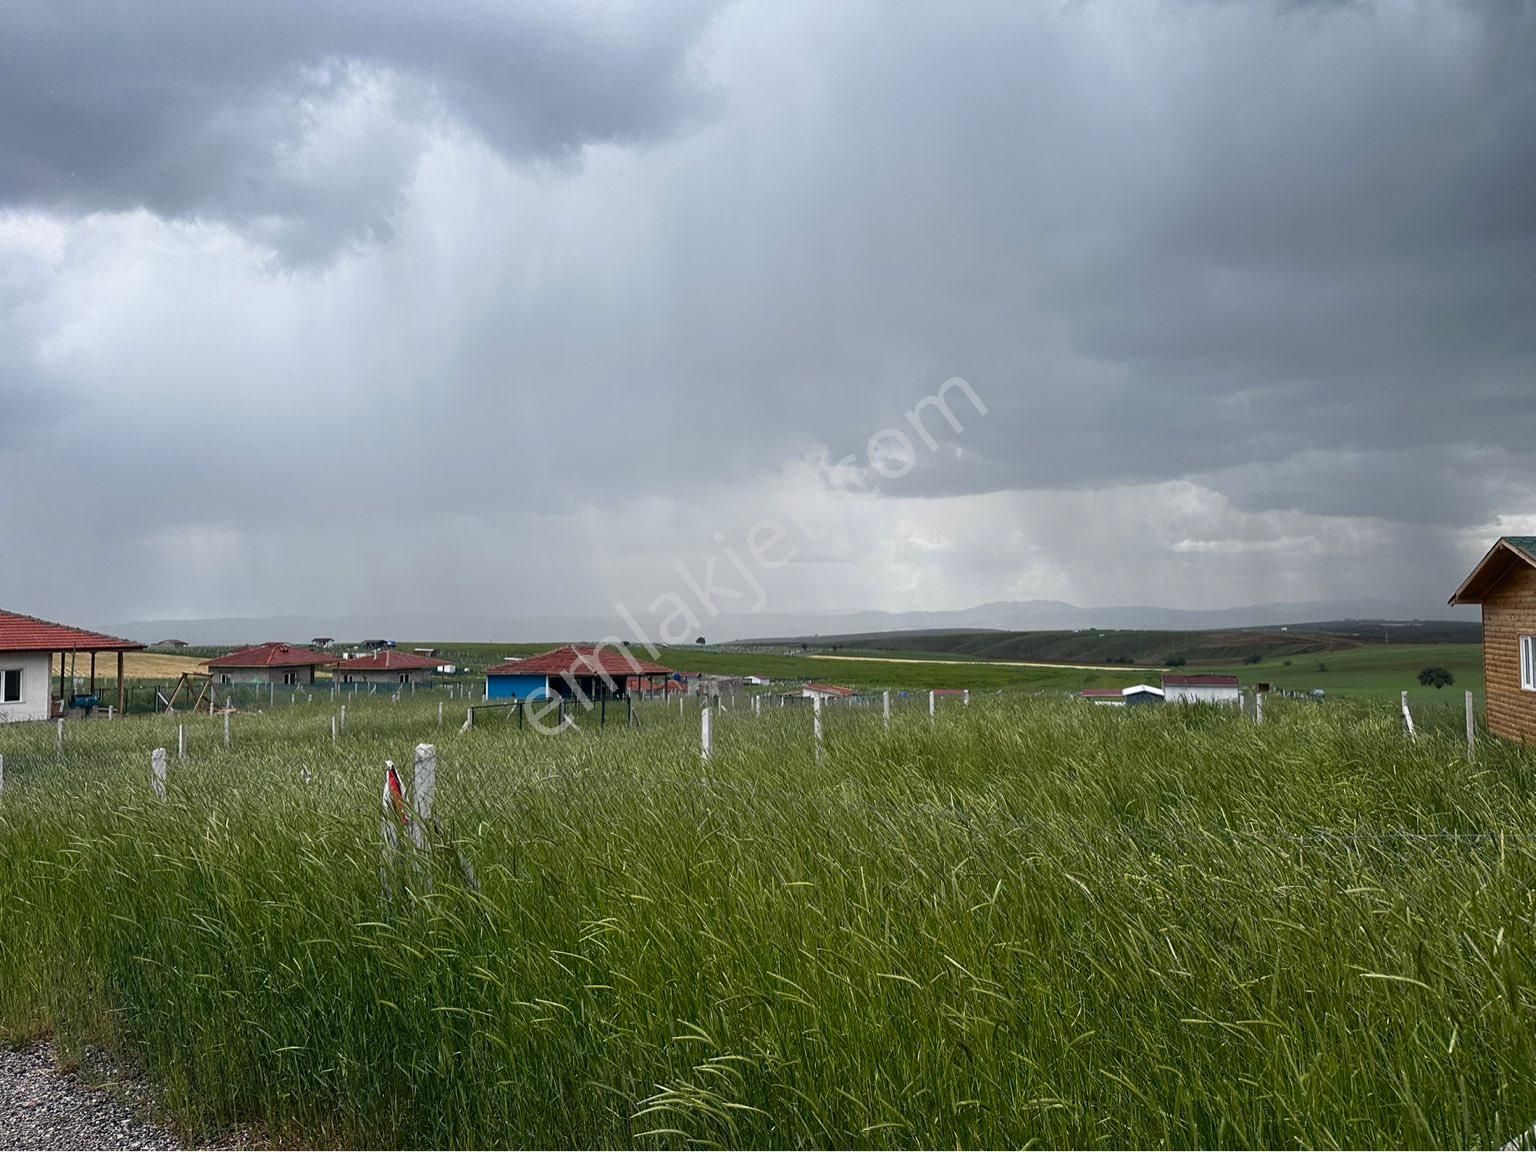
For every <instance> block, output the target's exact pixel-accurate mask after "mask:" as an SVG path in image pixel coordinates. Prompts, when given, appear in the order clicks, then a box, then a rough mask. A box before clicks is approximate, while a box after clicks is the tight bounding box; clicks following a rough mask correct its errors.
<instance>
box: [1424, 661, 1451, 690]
mask: <svg viewBox="0 0 1536 1152" xmlns="http://www.w3.org/2000/svg"><path fill="white" fill-rule="evenodd" d="M1419 683H1420V684H1422V685H1423V686H1424V687H1426V688H1448V687H1450V686H1451V685H1452V684H1454V683H1456V677H1455V676H1453V675H1451V670H1450V669H1449V668H1442V667H1440V666H1439V665H1438V664H1431V665H1430V666H1429V667H1428V668H1425V669H1423V670H1422V671H1420V672H1419Z"/></svg>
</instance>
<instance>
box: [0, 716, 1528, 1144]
mask: <svg viewBox="0 0 1536 1152" xmlns="http://www.w3.org/2000/svg"><path fill="white" fill-rule="evenodd" d="M898 701H899V702H898V705H897V707H896V709H895V714H894V716H893V720H892V723H891V725H890V727H889V729H887V728H886V727H885V725H884V724H883V723H882V720H881V717H880V714H879V710H878V708H867V707H858V706H850V705H837V706H833V707H830V708H829V709H828V710H827V711H826V713H825V716H824V721H825V729H826V738H825V743H824V746H823V747H822V748H821V749H820V751H819V752H818V749H817V747H816V746H815V743H814V741H813V738H812V733H811V717H810V714H809V712H808V710H807V709H806V708H805V707H804V706H803V705H795V704H791V705H790V706H787V707H777V706H775V707H769V708H767V709H765V710H764V712H763V714H762V715H760V716H757V715H753V714H752V713H751V711H750V710H749V709H746V708H744V707H738V708H736V709H734V710H731V711H727V712H724V713H721V714H720V715H719V716H718V717H717V722H716V725H715V741H716V743H715V755H714V758H713V760H712V761H711V762H709V763H707V764H706V763H704V762H702V761H701V758H700V755H699V717H698V714H697V711H696V705H694V704H692V703H689V704H687V705H685V706H684V707H683V708H681V709H680V708H678V707H677V706H676V705H672V704H663V703H661V702H654V703H652V702H646V703H642V704H641V705H640V706H639V707H638V708H637V711H636V715H635V720H636V724H635V726H634V727H633V728H630V727H626V726H621V725H616V724H612V723H610V725H609V726H608V727H607V728H604V729H599V728H596V727H594V726H593V725H592V724H591V720H592V718H591V717H590V716H587V715H580V714H579V719H580V720H581V722H582V723H583V724H584V725H585V726H584V727H583V728H582V729H580V730H576V731H569V732H564V733H561V734H559V735H557V736H550V737H545V736H540V735H537V734H536V733H534V732H533V731H532V730H531V729H528V728H524V729H519V728H518V727H517V726H516V724H515V723H514V722H512V719H511V717H510V716H509V715H508V714H506V713H494V712H492V713H485V714H483V718H482V721H481V723H480V724H479V726H477V727H476V728H475V729H473V730H471V731H468V732H460V731H459V730H458V728H457V727H456V723H457V720H456V718H454V717H453V716H451V715H450V717H449V722H448V723H447V724H445V725H444V726H443V727H441V728H440V727H439V726H438V722H437V706H436V704H437V702H436V700H435V699H434V698H433V697H432V696H429V695H425V694H423V695H421V696H418V697H416V698H414V699H413V698H411V697H409V696H408V697H406V698H404V699H402V700H401V701H400V702H399V703H391V702H390V701H389V700H388V699H387V698H373V699H368V698H365V699H359V700H354V701H352V702H351V703H350V705H349V713H348V723H347V727H346V730H345V731H344V732H343V733H341V735H340V738H339V740H338V741H337V742H336V743H332V740H331V734H330V718H331V713H330V711H329V710H328V708H322V707H319V706H318V704H317V705H315V706H307V705H305V704H303V703H300V704H299V705H298V706H296V707H289V708H284V709H281V710H279V711H277V712H273V713H269V714H265V715H263V714H240V715H237V716H235V717H234V721H233V746H232V747H230V748H227V749H226V748H225V747H224V744H223V739H222V723H221V721H220V720H219V719H210V718H208V717H198V718H179V719H180V721H181V722H182V723H185V724H186V725H187V726H188V727H187V732H188V737H189V740H188V753H189V755H188V759H186V760H185V761H182V760H179V759H177V757H176V753H175V748H176V723H177V718H166V717H156V718H143V719H140V718H130V719H128V720H119V721H114V722H110V723H109V722H104V721H102V722H95V721H92V722H77V723H74V724H71V725H69V726H68V727H67V732H66V740H65V746H64V749H63V752H62V753H60V752H59V751H58V749H57V748H56V746H55V742H54V741H55V736H54V732H53V729H52V728H51V727H50V726H46V725H41V726H39V725H17V726H14V727H11V728H5V729H0V755H3V756H4V758H5V778H4V781H5V782H4V791H3V793H0V910H3V921H0V1036H3V1038H4V1039H5V1040H7V1041H9V1042H12V1043H23V1042H26V1041H27V1040H29V1039H30V1038H32V1037H35V1036H38V1035H42V1034H45V1033H53V1034H54V1035H55V1036H56V1037H57V1038H58V1040H59V1042H60V1043H61V1045H62V1046H63V1048H64V1050H65V1051H66V1053H68V1052H74V1051H78V1050H80V1048H81V1047H82V1046H85V1045H93V1046H99V1047H101V1048H104V1049H106V1050H108V1051H109V1052H112V1053H114V1054H116V1056H117V1058H118V1059H119V1061H120V1062H121V1063H122V1064H123V1065H124V1066H126V1067H128V1068H130V1069H134V1070H138V1071H140V1072H142V1074H143V1075H144V1076H145V1077H146V1079H147V1082H148V1084H149V1085H150V1086H151V1088H152V1090H153V1092H154V1095H155V1099H156V1100H157V1101H158V1103H159V1106H160V1107H161V1108H162V1109H163V1110H164V1112H165V1113H166V1114H167V1115H168V1116H169V1117H170V1118H171V1119H173V1120H174V1122H175V1123H176V1124H177V1125H178V1126H179V1128H180V1129H181V1130H182V1131H183V1132H184V1133H185V1134H187V1135H188V1136H189V1137H191V1138H209V1137H215V1138H216V1137H218V1136H219V1135H220V1134H221V1133H224V1132H226V1131H227V1130H228V1129H229V1128H230V1127H231V1126H233V1125H237V1124H239V1125H249V1126H253V1127H254V1129H255V1132H256V1134H257V1136H258V1137H259V1138H260V1139H263V1140H269V1141H271V1142H274V1143H276V1144H279V1145H285V1144H295V1145H305V1146H308V1145H319V1146H345V1145H356V1144H365V1145H384V1146H406V1147H413V1146H438V1145H443V1146H489V1147H511V1146H570V1145H579V1146H599V1145H600V1146H616V1147H639V1148H662V1147H666V1148H671V1147H678V1148H683V1147H701V1146H710V1147H713V1146H725V1145H728V1146H742V1147H791V1146H796V1147H798V1146H809V1147H863V1146H872V1147H893V1148H906V1147H938V1146H945V1147H954V1146H963V1147H973V1146H989V1147H990V1146H1022V1145H1027V1144H1040V1145H1072V1146H1109V1147H1124V1146H1136V1147H1212V1146H1233V1147H1236V1146H1245V1147H1246V1146H1257V1145H1263V1146H1314V1147H1352V1146H1423V1147H1429V1146H1447V1145H1457V1146H1477V1145H1500V1144H1503V1143H1504V1142H1505V1141H1507V1140H1510V1139H1512V1138H1514V1137H1515V1136H1517V1135H1519V1134H1520V1133H1522V1132H1524V1131H1525V1130H1526V1129H1528V1128H1529V1127H1530V1126H1531V1125H1532V1124H1533V1123H1536V1026H1533V1025H1536V1018H1533V1017H1536V946H1533V943H1532V932H1531V924H1532V903H1531V893H1532V892H1533V891H1536V758H1533V756H1532V754H1531V753H1529V752H1527V751H1525V750H1522V749H1519V748H1514V747H1510V746H1505V745H1496V744H1492V743H1489V744H1485V745H1484V746H1483V747H1482V748H1481V750H1480V755H1479V758H1478V760H1477V762H1476V763H1475V764H1469V763H1467V762H1466V760H1465V755H1464V749H1463V747H1462V744H1461V742H1460V734H1459V730H1458V725H1457V723H1455V718H1454V717H1447V718H1446V719H1445V722H1444V723H1441V722H1439V721H1437V720H1434V719H1431V720H1429V721H1427V722H1426V725H1425V731H1424V732H1423V734H1422V735H1421V736H1420V738H1419V739H1417V740H1413V741H1410V740H1408V739H1407V738H1406V736H1405V735H1404V734H1403V732H1402V730H1401V725H1400V723H1399V721H1398V719H1397V717H1396V715H1395V713H1394V710H1393V709H1392V708H1391V707H1390V706H1387V705H1382V704H1376V703H1371V702H1367V701H1358V700H1345V699H1341V700H1336V701H1329V702H1327V703H1324V704H1321V705H1319V704H1312V703H1306V702H1300V701H1287V700H1275V701H1273V702H1272V704H1271V706H1270V708H1269V710H1268V712H1267V715H1266V721H1265V723H1264V724H1263V725H1262V726H1260V725H1255V724H1254V723H1253V722H1252V721H1251V720H1250V719H1246V718H1244V717H1243V716H1242V715H1240V714H1238V713H1237V712H1235V711H1217V710H1212V709H1202V708H1193V709H1183V708H1168V709H1145V710H1142V709H1138V710H1132V711H1123V710H1118V709H1117V710H1111V709H1098V708H1093V707H1091V706H1087V705H1083V704H1080V703H1077V702H1072V701H1065V700H1052V699H1037V698H1032V697H1030V696H1028V695H1025V694H1021V693H1012V694H1007V695H1003V696H992V695H980V696H976V697H973V700H972V703H971V704H970V706H968V707H966V706H963V705H961V704H960V703H959V701H957V700H954V699H946V700H943V701H942V702H941V704H940V708H939V713H938V716H937V719H936V722H933V723H930V721H929V719H928V716H927V710H926V702H923V703H921V704H919V702H918V701H916V700H915V699H907V700H903V699H901V698H900V697H898ZM450 712H451V709H450ZM423 741H427V742H431V743H433V744H435V745H436V748H437V753H438V768H437V788H436V804H435V813H434V816H435V818H434V820H433V821H431V822H427V821H423V820H422V819H421V817H420V815H419V813H418V814H412V813H410V811H409V810H408V809H407V810H406V812H405V814H404V820H402V817H401V816H399V815H396V814H395V813H394V812H393V810H391V812H390V813H388V814H385V813H383V812H382V811H381V803H380V796H381V790H382V787H383V771H384V764H385V761H386V760H392V761H394V762H395V763H396V764H397V765H399V766H400V768H401V772H402V775H403V776H404V784H405V789H406V793H407V796H409V794H410V790H411V785H412V780H411V777H412V757H413V749H414V748H415V746H416V745H417V744H418V743H420V742H423ZM157 746H159V747H166V748H169V749H171V754H170V763H169V770H168V781H167V789H166V795H165V796H164V798H160V797H158V796H157V795H156V794H155V793H154V791H153V790H152V789H151V786H150V750H151V749H152V748H154V747H157ZM405 821H409V822H405ZM416 827H420V828H421V829H422V847H421V848H420V849H418V848H416V847H414V846H413V839H412V830H413V828H416ZM386 831H388V832H389V833H390V835H392V836H393V837H394V838H395V839H396V840H397V841H398V842H399V844H400V848H399V849H398V850H389V849H388V848H387V847H386V844H387V840H386V836H385V833H386Z"/></svg>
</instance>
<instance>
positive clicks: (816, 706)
mask: <svg viewBox="0 0 1536 1152" xmlns="http://www.w3.org/2000/svg"><path fill="white" fill-rule="evenodd" d="M811 730H812V731H813V732H814V733H815V735H816V760H817V762H818V763H820V761H821V745H822V732H821V697H820V696H812V697H811Z"/></svg>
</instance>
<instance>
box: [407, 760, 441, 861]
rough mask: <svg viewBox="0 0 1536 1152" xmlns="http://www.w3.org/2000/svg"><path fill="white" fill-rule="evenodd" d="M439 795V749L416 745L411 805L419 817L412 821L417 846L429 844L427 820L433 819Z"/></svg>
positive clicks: (412, 838) (422, 846)
mask: <svg viewBox="0 0 1536 1152" xmlns="http://www.w3.org/2000/svg"><path fill="white" fill-rule="evenodd" d="M436 796H437V749H436V748H435V747H433V746H432V745H431V744H418V745H416V764H415V767H414V769H413V770H412V772H411V806H412V807H414V808H415V809H416V815H417V817H418V818H417V819H415V820H413V821H411V840H412V841H413V842H414V843H415V845H416V847H417V848H425V847H426V846H427V829H426V822H427V821H428V820H430V819H432V802H433V800H434V799H435V798H436Z"/></svg>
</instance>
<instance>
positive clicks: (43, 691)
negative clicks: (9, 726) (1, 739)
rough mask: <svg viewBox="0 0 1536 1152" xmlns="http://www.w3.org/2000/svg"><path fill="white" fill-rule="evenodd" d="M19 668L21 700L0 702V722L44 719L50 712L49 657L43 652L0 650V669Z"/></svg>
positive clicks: (50, 660)
mask: <svg viewBox="0 0 1536 1152" xmlns="http://www.w3.org/2000/svg"><path fill="white" fill-rule="evenodd" d="M5 668H20V669H21V703H19V704H0V724H5V723H10V722H11V721H13V720H46V719H48V716H49V713H50V711H51V709H50V707H49V702H50V700H51V699H52V695H53V692H52V686H51V684H52V681H51V676H50V673H51V672H52V670H53V658H52V655H51V654H50V653H47V652H0V669H5Z"/></svg>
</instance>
